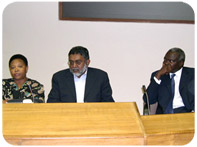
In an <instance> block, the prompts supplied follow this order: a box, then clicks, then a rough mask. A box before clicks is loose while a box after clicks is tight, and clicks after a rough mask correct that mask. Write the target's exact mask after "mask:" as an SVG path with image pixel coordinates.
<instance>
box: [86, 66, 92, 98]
mask: <svg viewBox="0 0 197 147" xmlns="http://www.w3.org/2000/svg"><path fill="white" fill-rule="evenodd" d="M93 79H94V75H93V73H92V71H91V69H89V68H88V72H87V77H86V85H85V94H84V101H85V99H86V98H87V95H88V93H89V92H90V91H91V88H92V87H93V82H94V80H93Z"/></svg>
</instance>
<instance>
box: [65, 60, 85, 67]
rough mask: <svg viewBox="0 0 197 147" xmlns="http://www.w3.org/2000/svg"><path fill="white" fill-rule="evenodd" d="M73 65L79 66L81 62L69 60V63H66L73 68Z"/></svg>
mask: <svg viewBox="0 0 197 147" xmlns="http://www.w3.org/2000/svg"><path fill="white" fill-rule="evenodd" d="M74 63H75V64H77V65H81V63H82V61H81V60H76V61H71V60H70V61H68V65H71V66H73V65H74Z"/></svg>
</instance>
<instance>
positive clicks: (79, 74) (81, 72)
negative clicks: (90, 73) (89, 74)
mask: <svg viewBox="0 0 197 147" xmlns="http://www.w3.org/2000/svg"><path fill="white" fill-rule="evenodd" d="M86 70H87V65H86V64H85V65H84V66H83V69H82V70H80V69H79V68H72V69H70V72H71V73H73V74H74V75H75V76H77V77H80V76H81V75H82V74H84V73H85V71H86ZM76 72H77V73H76Z"/></svg>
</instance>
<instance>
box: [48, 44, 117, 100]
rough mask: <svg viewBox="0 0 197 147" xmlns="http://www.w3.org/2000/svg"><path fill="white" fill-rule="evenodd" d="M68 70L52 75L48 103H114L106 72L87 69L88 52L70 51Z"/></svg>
mask: <svg viewBox="0 0 197 147" xmlns="http://www.w3.org/2000/svg"><path fill="white" fill-rule="evenodd" d="M68 57H69V61H68V65H69V69H65V70H62V71H59V72H57V73H55V74H54V75H53V78H52V89H51V91H50V93H49V95H48V100H47V102H48V103H53V102H82V103H83V102H114V100H113V98H112V89H111V86H110V83H109V78H108V75H107V73H106V72H104V71H102V70H99V69H95V68H90V67H88V66H89V64H90V59H89V53H88V50H87V49H86V48H84V47H81V46H77V47H74V48H72V49H71V50H70V52H69V54H68Z"/></svg>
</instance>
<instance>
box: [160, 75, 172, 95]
mask: <svg viewBox="0 0 197 147" xmlns="http://www.w3.org/2000/svg"><path fill="white" fill-rule="evenodd" d="M162 81H163V84H164V85H165V86H166V87H167V89H168V91H169V93H170V94H171V80H170V75H169V74H168V75H165V76H164V77H163V79H162Z"/></svg>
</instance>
